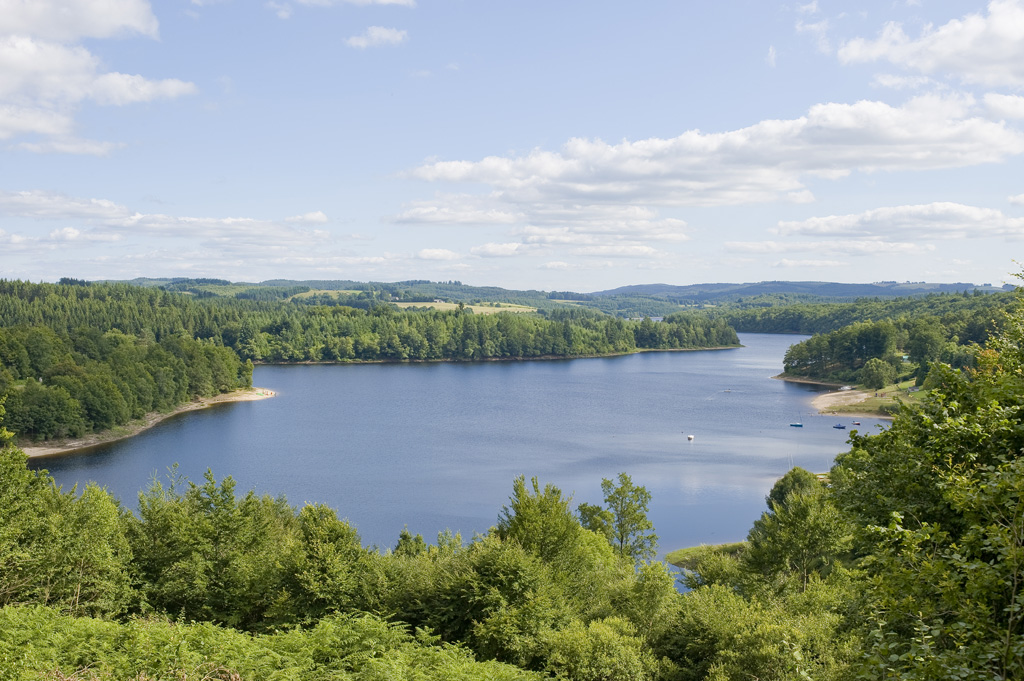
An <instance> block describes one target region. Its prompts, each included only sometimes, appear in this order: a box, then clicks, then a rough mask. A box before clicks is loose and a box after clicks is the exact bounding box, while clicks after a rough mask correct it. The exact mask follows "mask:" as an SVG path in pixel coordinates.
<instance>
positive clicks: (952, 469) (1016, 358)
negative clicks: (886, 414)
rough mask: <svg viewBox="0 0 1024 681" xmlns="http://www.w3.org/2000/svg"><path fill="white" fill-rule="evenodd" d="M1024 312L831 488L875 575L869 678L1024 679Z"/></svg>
mask: <svg viewBox="0 0 1024 681" xmlns="http://www.w3.org/2000/svg"><path fill="white" fill-rule="evenodd" d="M1022 341H1024V312H1022V311H1021V310H1020V309H1017V310H1015V311H1014V312H1013V313H1012V314H1011V315H1009V316H1008V317H1007V320H1006V322H1005V325H1004V329H1003V332H1002V333H1001V335H1000V336H998V337H997V338H995V339H993V341H992V342H991V343H990V344H989V347H988V348H986V349H985V350H982V351H979V353H978V355H977V366H976V368H975V369H963V370H954V369H952V368H950V367H948V366H943V365H937V366H936V368H935V369H933V371H932V374H931V376H930V378H929V381H930V382H932V383H933V385H934V390H933V394H932V397H931V399H929V400H927V401H925V403H924V404H922V405H921V406H920V407H917V408H914V409H909V408H905V410H904V411H903V412H901V413H900V414H899V415H898V416H897V418H896V419H895V421H894V422H893V425H892V427H891V428H890V429H889V430H887V431H886V432H884V433H880V434H878V435H875V436H871V437H857V438H853V439H852V444H853V448H852V449H851V451H850V452H849V453H847V454H844V455H842V456H840V457H839V458H838V459H837V465H836V467H835V468H834V469H833V475H832V480H833V484H834V485H835V497H836V499H837V502H838V503H839V505H840V507H841V508H842V509H843V510H844V511H846V512H847V513H848V514H849V515H850V517H852V518H854V519H855V520H856V521H857V524H858V525H859V526H860V528H861V531H860V532H858V533H857V535H856V539H857V542H858V543H857V547H858V550H859V551H860V552H862V553H863V554H866V556H867V557H866V558H865V561H864V563H865V565H866V567H867V568H868V569H869V571H870V575H871V589H870V590H869V591H868V593H869V594H870V599H869V600H868V603H867V606H866V608H865V616H864V623H863V626H864V630H865V636H866V648H867V656H866V657H865V659H864V663H863V666H862V672H863V675H864V676H865V677H866V678H878V679H889V678H904V679H926V678H1019V677H1020V676H1021V675H1022V674H1024V666H1022V660H1024V655H1022V653H1024V623H1022V618H1021V613H1022V612H1024V597H1022V593H1021V587H1020V585H1021V584H1022V583H1024V533H1022V531H1021V528H1022V527H1024V498H1022V492H1024V484H1022V480H1024V463H1022V459H1021V458H1020V456H1021V452H1022V451H1024V435H1022V434H1024V426H1022V424H1024V378H1022V375H1024V374H1022V369H1024V354H1022V351H1021V348H1022V347H1024V342H1022Z"/></svg>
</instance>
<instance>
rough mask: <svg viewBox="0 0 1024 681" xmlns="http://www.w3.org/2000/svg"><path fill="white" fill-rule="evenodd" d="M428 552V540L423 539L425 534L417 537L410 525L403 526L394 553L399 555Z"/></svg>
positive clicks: (415, 554) (414, 554)
mask: <svg viewBox="0 0 1024 681" xmlns="http://www.w3.org/2000/svg"><path fill="white" fill-rule="evenodd" d="M426 552H427V542H425V541H423V535H421V534H417V535H416V536H415V537H414V536H413V535H412V533H411V532H409V528H408V526H406V527H403V528H402V531H401V532H400V533H399V535H398V544H396V545H395V550H394V554H395V555H398V556H418V555H420V554H421V553H426Z"/></svg>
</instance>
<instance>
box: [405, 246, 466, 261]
mask: <svg viewBox="0 0 1024 681" xmlns="http://www.w3.org/2000/svg"><path fill="white" fill-rule="evenodd" d="M416 257H417V258H419V259H420V260H458V259H459V258H461V257H462V256H460V255H459V254H458V253H456V252H455V251H449V250H448V249H447V248H423V249H421V250H419V251H417V253H416Z"/></svg>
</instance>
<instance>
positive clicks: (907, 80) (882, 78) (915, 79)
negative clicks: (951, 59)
mask: <svg viewBox="0 0 1024 681" xmlns="http://www.w3.org/2000/svg"><path fill="white" fill-rule="evenodd" d="M871 84H872V85H874V86H876V87H884V88H889V89H891V90H920V89H922V88H925V87H928V86H932V85H934V84H935V81H933V80H932V79H931V78H929V77H928V76H894V75H892V74H889V73H880V74H877V75H876V76H875V77H874V78H872V79H871Z"/></svg>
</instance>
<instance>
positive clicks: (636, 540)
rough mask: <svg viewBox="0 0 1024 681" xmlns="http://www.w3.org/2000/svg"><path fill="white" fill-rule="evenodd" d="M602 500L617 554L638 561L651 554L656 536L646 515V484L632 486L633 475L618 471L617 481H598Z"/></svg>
mask: <svg viewBox="0 0 1024 681" xmlns="http://www.w3.org/2000/svg"><path fill="white" fill-rule="evenodd" d="M601 490H602V491H603V492H604V501H605V503H606V504H608V510H609V512H611V514H612V546H613V547H615V550H616V551H618V553H619V555H621V556H624V557H629V558H631V559H633V560H634V561H635V562H637V563H639V562H641V561H644V560H650V559H651V558H653V557H654V554H655V552H656V551H657V547H658V535H656V534H654V532H653V530H654V525H653V524H652V523H651V521H650V520H649V519H648V518H647V507H648V504H650V502H651V493H650V492H648V491H647V488H646V487H643V486H641V485H634V484H633V480H632V478H630V477H629V476H628V475H626V474H625V473H619V477H618V479H617V484H616V482H613V481H612V480H609V479H607V478H605V479H603V480H601Z"/></svg>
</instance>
